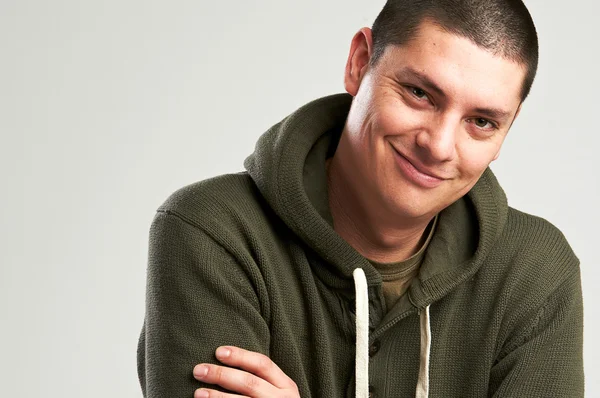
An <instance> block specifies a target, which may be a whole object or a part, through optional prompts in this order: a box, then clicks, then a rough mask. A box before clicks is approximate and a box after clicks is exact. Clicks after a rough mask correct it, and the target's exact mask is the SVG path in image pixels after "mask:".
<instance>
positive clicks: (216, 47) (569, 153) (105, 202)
mask: <svg viewBox="0 0 600 398" xmlns="http://www.w3.org/2000/svg"><path fill="white" fill-rule="evenodd" d="M383 4H384V1H383V0H377V1H372V0H370V1H357V0H329V1H322V0H321V1H319V0H310V1H307V0H305V1H302V2H298V1H294V2H292V1H283V0H278V1H275V0H273V1H268V0H260V1H259V0H254V1H241V0H240V1H227V2H217V1H211V2H208V1H179V0H177V1H170V2H166V1H163V2H159V1H153V0H150V1H144V2H142V1H138V2H136V1H133V0H119V1H115V0H109V1H95V2H89V1H88V2H85V1H75V0H62V1H61V0H58V1H54V2H45V1H41V0H20V1H16V0H12V1H11V0H8V1H6V0H4V1H1V2H0V50H1V51H0V133H1V141H0V184H1V185H0V186H1V188H0V189H1V193H2V195H1V198H2V199H1V200H2V201H1V206H0V242H1V250H0V265H1V268H0V306H1V307H0V308H1V321H0V322H1V327H0V385H1V386H2V387H1V389H2V392H0V395H1V396H3V397H32V396H45V397H99V398H100V397H102V398H106V397H141V393H140V390H139V387H138V382H137V375H136V364H135V349H136V343H137V338H138V333H139V330H140V327H141V325H142V320H143V312H144V288H145V267H146V250H147V237H148V227H149V225H150V222H151V219H152V217H153V215H154V211H155V209H156V208H157V207H158V206H159V205H160V203H161V202H162V201H163V200H164V199H165V198H166V197H167V196H168V195H169V194H170V193H171V192H173V191H174V190H176V189H178V188H180V187H182V186H184V185H187V184H189V183H192V182H194V181H197V180H200V179H204V178H207V177H210V176H214V175H217V174H221V173H225V172H233V171H238V170H241V169H242V161H243V159H244V158H245V156H246V155H247V154H249V153H250V152H251V151H252V149H253V146H254V143H255V141H256V139H257V137H258V136H259V135H260V134H261V133H262V132H263V131H264V130H265V129H267V128H268V127H269V126H270V125H271V124H274V123H275V122H277V121H278V120H280V119H281V118H282V117H284V116H285V115H286V114H288V113H289V112H291V111H292V110H294V109H295V108H296V107H298V106H300V105H302V104H303V103H305V102H307V101H309V100H311V99H314V98H316V97H318V96H322V95H325V94H330V93H334V92H339V91H342V90H343V86H342V73H343V70H344V64H345V60H346V56H347V52H348V49H349V45H350V40H351V38H352V35H353V34H354V33H355V31H356V30H358V29H359V28H360V27H362V26H370V25H371V23H372V21H373V19H374V18H375V16H376V14H377V13H378V11H379V10H380V8H381V7H382V6H383ZM527 4H528V5H529V7H530V9H531V12H532V14H533V16H534V19H535V21H536V23H537V27H538V31H539V35H540V38H541V64H540V70H539V75H538V78H537V81H536V83H535V85H534V87H533V91H532V94H531V97H530V98H529V99H528V100H527V102H526V104H525V106H524V109H523V112H522V114H521V116H520V118H519V120H518V121H517V122H516V124H515V125H514V127H513V129H512V131H511V133H510V134H509V138H508V140H507V142H506V144H505V147H504V149H503V152H502V154H501V157H500V159H499V160H498V161H497V162H496V163H495V164H494V167H493V169H494V170H495V172H496V174H497V175H498V177H499V179H500V181H501V183H502V184H503V186H504V188H505V190H506V191H507V194H508V197H509V202H510V203H511V204H512V205H513V206H515V207H517V208H519V209H522V210H524V211H527V212H532V213H535V214H538V215H541V216H543V217H546V218H548V219H549V220H550V221H552V222H553V223H554V224H556V225H558V227H559V228H561V230H562V231H563V232H564V233H565V235H566V236H567V238H568V239H569V241H570V242H571V244H572V246H573V247H574V249H575V251H576V253H577V254H578V255H579V257H580V259H581V262H582V275H583V287H584V297H585V304H586V308H585V316H586V318H585V321H586V325H585V326H586V331H585V337H586V343H585V361H586V362H585V366H586V372H587V391H588V396H590V397H600V381H599V378H598V377H597V376H598V373H597V371H596V369H598V366H599V365H600V343H599V340H598V339H597V338H595V337H597V336H598V335H600V324H599V321H598V317H597V314H598V311H597V307H596V306H597V304H598V297H599V296H598V294H599V293H598V289H599V286H600V272H599V271H598V266H599V265H600V255H599V254H598V251H597V247H598V242H597V239H598V233H597V231H598V225H600V218H599V216H598V210H597V208H595V207H594V206H597V205H598V203H600V194H599V182H598V180H599V177H598V172H599V171H600V170H599V169H600V168H599V166H598V163H597V160H596V159H594V158H593V157H594V155H596V153H597V151H598V149H597V147H598V145H599V144H600V139H599V136H598V135H599V128H598V119H597V117H598V113H599V112H600V102H599V99H598V98H599V97H598V92H599V88H600V84H599V83H600V82H599V78H598V70H599V66H600V60H599V59H598V50H599V46H598V41H597V40H598V37H599V29H598V22H597V15H598V11H600V7H599V6H598V5H597V4H598V3H597V2H594V1H592V0H588V1H585V0H573V1H570V2H563V1H558V0H550V1H548V0H530V1H528V3H527ZM569 8H572V9H569Z"/></svg>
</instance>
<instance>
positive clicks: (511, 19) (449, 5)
mask: <svg viewBox="0 0 600 398" xmlns="http://www.w3.org/2000/svg"><path fill="white" fill-rule="evenodd" d="M425 20H430V21H432V22H433V23H435V24H437V25H439V26H440V27H441V28H442V29H444V30H446V31H447V32H449V33H453V34H456V35H459V36H462V37H465V38H467V39H469V40H471V41H472V42H473V43H475V44H476V45H477V46H479V47H481V48H483V49H486V50H488V51H491V52H492V53H494V54H496V55H500V56H502V57H503V58H506V59H509V60H511V61H515V62H518V63H520V64H521V65H523V66H524V67H525V69H526V75H525V78H524V81H523V86H522V89H521V101H524V100H525V98H527V95H529V91H530V90H531V85H532V84H533V80H534V79H535V74H536V72H537V65H538V57H539V55H538V51H539V50H538V38H537V33H536V29H535V25H534V23H533V20H532V18H531V15H530V14H529V11H528V10H527V7H525V4H523V2H522V1H521V0H387V2H386V4H385V6H384V7H383V10H382V11H381V12H380V13H379V15H378V16H377V19H376V20H375V22H374V24H373V29H372V32H373V33H372V35H373V53H372V56H371V61H370V62H371V65H372V66H375V65H376V64H377V61H378V60H379V58H381V56H382V55H383V53H384V51H385V49H386V48H387V46H389V45H396V46H402V45H404V44H406V43H408V42H409V41H410V40H412V39H413V38H414V37H415V36H416V34H417V32H418V29H419V26H420V25H421V23H422V22H424V21H425Z"/></svg>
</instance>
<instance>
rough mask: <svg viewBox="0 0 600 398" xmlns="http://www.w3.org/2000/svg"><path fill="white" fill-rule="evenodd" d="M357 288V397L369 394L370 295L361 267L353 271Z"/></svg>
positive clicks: (363, 397)
mask: <svg viewBox="0 0 600 398" xmlns="http://www.w3.org/2000/svg"><path fill="white" fill-rule="evenodd" d="M352 275H353V276H354V287H355V289H356V398H368V396H369V296H368V287H367V278H366V277H365V272H364V271H363V270H362V269H361V268H356V269H355V270H354V272H353V273H352Z"/></svg>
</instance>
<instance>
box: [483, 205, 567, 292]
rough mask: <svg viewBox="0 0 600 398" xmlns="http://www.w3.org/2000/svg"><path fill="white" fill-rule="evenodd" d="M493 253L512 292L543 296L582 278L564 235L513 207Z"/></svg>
mask: <svg viewBox="0 0 600 398" xmlns="http://www.w3.org/2000/svg"><path fill="white" fill-rule="evenodd" d="M492 257H493V258H494V260H495V261H493V263H494V264H495V265H496V266H499V265H500V264H502V266H500V268H504V270H503V271H500V270H498V271H500V272H501V273H502V274H503V275H504V277H503V278H504V283H505V286H506V287H512V288H514V289H515V290H513V294H515V293H516V291H518V290H521V294H522V295H529V294H537V295H539V296H540V297H544V296H547V295H549V294H552V292H554V291H556V290H557V289H560V287H561V286H562V285H564V284H565V283H567V282H568V281H576V280H578V279H579V259H578V258H577V256H576V255H575V253H574V252H573V249H572V248H571V246H570V245H569V243H568V241H567V239H566V238H565V235H564V234H563V233H562V232H561V231H560V230H559V229H558V228H557V227H556V226H555V225H553V224H552V223H551V222H549V221H548V220H546V219H544V218H541V217H538V216H534V215H531V214H527V213H525V212H522V211H519V210H516V209H514V208H509V210H508V217H507V222H506V225H505V228H504V231H503V234H502V235H501V236H500V239H499V240H498V241H497V242H496V248H495V250H494V254H493V256H492ZM511 290H512V289H511Z"/></svg>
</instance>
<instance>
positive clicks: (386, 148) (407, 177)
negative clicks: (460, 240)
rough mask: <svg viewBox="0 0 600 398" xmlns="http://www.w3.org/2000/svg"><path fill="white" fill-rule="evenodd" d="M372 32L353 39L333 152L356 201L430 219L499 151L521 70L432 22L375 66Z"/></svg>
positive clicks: (522, 74) (388, 211)
mask: <svg viewBox="0 0 600 398" xmlns="http://www.w3.org/2000/svg"><path fill="white" fill-rule="evenodd" d="M370 33H371V32H370V30H369V29H363V30H361V31H360V32H359V33H357V35H356V36H355V37H354V40H353V42H352V48H351V51H350V57H349V59H348V64H347V67H346V75H345V86H346V90H347V91H348V92H349V93H350V94H351V95H353V96H354V100H353V103H352V107H351V109H350V113H349V114H348V120H347V122H346V126H345V129H344V132H343V134H342V137H341V139H340V143H339V145H338V149H337V151H336V153H335V158H337V159H336V161H337V162H338V163H339V164H341V165H343V166H342V167H343V173H344V174H345V180H346V181H347V182H348V183H349V184H350V185H352V187H351V188H350V189H351V190H352V191H353V192H354V194H355V195H357V197H359V202H361V203H362V205H363V206H369V207H375V208H377V209H378V210H377V212H379V213H380V214H382V215H383V214H387V215H388V216H389V215H390V214H393V215H394V216H397V217H401V218H405V219H411V220H417V219H422V220H428V219H430V218H431V217H432V216H433V215H435V214H436V213H438V212H439V211H441V210H442V209H444V208H445V207H447V206H449V205H450V204H452V203H453V202H454V201H456V200H457V199H459V198H460V197H462V196H463V195H464V194H466V193H467V192H468V191H469V190H470V189H471V187H472V186H473V185H475V183H476V182H477V180H478V179H479V177H480V176H481V174H482V173H483V172H484V171H485V169H486V168H487V166H488V165H489V164H490V163H491V162H492V161H493V160H494V159H496V158H497V156H498V154H499V152H500V147H501V145H502V143H503V141H504V138H505V137H506V134H507V132H508V130H509V128H510V125H511V123H512V122H513V120H514V118H515V117H516V115H517V114H518V110H519V109H520V103H521V97H520V95H521V88H522V83H523V79H524V77H525V68H524V67H523V66H522V65H520V64H518V63H515V62H513V61H510V60H507V59H505V58H502V57H500V56H497V55H494V54H493V53H491V52H489V51H487V50H484V49H482V48H480V47H478V46H477V45H475V44H474V43H472V42H471V41H469V40H468V39H466V38H464V37H461V36H457V35H454V34H451V33H448V32H445V31H443V30H442V29H440V28H439V27H438V26H437V25H435V24H432V23H429V22H424V23H422V24H421V26H420V28H419V31H418V34H417V36H416V37H415V38H414V39H413V40H412V41H410V42H408V43H407V44H405V45H403V46H401V47H398V46H388V48H386V50H385V52H384V54H383V55H382V56H381V58H380V59H379V60H378V62H377V63H376V65H375V66H372V65H369V59H370V57H371V44H372V41H371V36H370Z"/></svg>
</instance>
